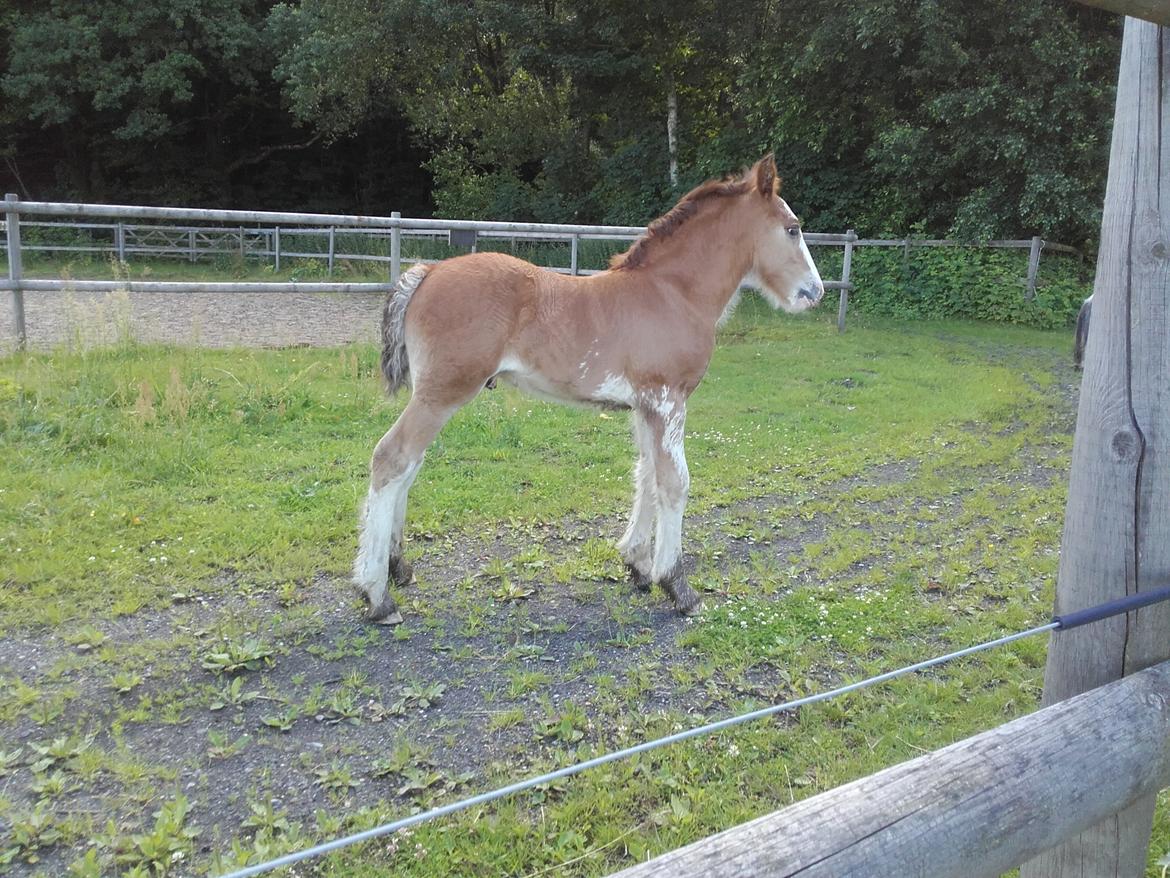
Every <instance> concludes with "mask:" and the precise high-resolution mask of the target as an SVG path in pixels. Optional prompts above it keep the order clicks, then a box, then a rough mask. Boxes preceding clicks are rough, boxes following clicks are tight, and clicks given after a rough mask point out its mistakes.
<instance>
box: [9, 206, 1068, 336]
mask: <svg viewBox="0 0 1170 878" xmlns="http://www.w3.org/2000/svg"><path fill="white" fill-rule="evenodd" d="M4 217H5V219H4V221H3V225H4V227H5V229H6V231H7V235H6V237H5V239H4V243H3V245H2V246H3V249H4V251H5V252H15V253H16V258H15V259H10V260H9V277H8V280H7V281H6V282H5V281H0V290H10V291H11V292H12V294H13V297H14V302H15V305H16V307H15V308H14V311H15V319H16V322H17V342H18V346H20V347H23V346H24V344H25V328H24V323H23V312H22V309H21V304H22V291H23V290H34V289H37V290H55V289H65V288H66V286H67V287H68V288H69V289H72V290H77V291H85V290H89V291H102V290H108V289H113V288H117V289H127V290H129V291H131V292H135V291H142V292H203V291H211V292H222V293H229V292H256V291H258V290H261V289H263V290H267V291H270V292H304V291H306V289H307V287H306V286H305V285H304V284H303V283H301V284H298V285H294V284H293V283H278V282H272V283H268V284H265V285H263V286H262V287H261V286H258V285H256V284H239V283H213V282H202V281H200V282H195V281H192V282H177V281H176V282H170V283H166V284H163V283H159V282H150V281H134V282H121V283H118V284H117V285H116V287H112V286H110V284H111V282H108V281H96V280H85V279H79V280H71V281H69V282H68V284H66V283H65V282H63V281H53V280H39V281H36V282H35V283H34V282H26V281H25V280H22V274H23V272H22V265H21V259H20V255H21V253H22V252H23V253H30V252H42V253H54V252H66V253H75V252H84V253H108V254H110V255H113V256H116V257H117V259H118V260H119V261H122V262H125V261H126V260H127V259H128V258H129V257H131V256H136V255H137V256H151V257H171V258H179V259H184V260H187V261H189V262H197V261H198V260H199V259H201V258H206V257H213V258H214V257H221V256H225V255H231V256H233V257H238V258H240V259H249V258H253V259H260V260H266V261H267V260H271V262H272V264H273V267H274V268H275V269H276V270H278V271H279V270H280V268H281V265H282V260H288V259H290V258H295V259H318V260H322V261H324V262H325V265H326V271H327V273H328V274H329V275H332V273H333V268H334V265H335V263H336V261H337V260H338V259H345V260H353V261H372V262H383V263H386V264H387V268H388V274H389V278H388V280H389V282H390V283H393V282H394V281H395V280H396V279H397V277H398V276H399V274H400V273H401V268H402V262H403V261H404V257H403V256H402V242H403V239H404V238H410V239H416V240H418V239H423V240H432V241H434V240H438V241H443V242H445V243H448V244H450V245H453V246H463V247H464V248H470V249H473V250H474V249H475V248H476V242H477V240H478V239H479V238H484V239H488V240H499V239H511V240H512V241H513V243H515V242H517V241H525V242H530V243H558V244H563V245H566V246H567V247H568V250H569V260H568V265H566V266H550V267H549V268H550V270H552V271H558V272H562V273H565V274H594V273H596V270H591V269H586V268H583V267H581V265H580V252H579V249H580V243H581V241H588V240H604V241H631V240H633V239H635V238H637V237H638V236H640V235H641V234H643V233H644V232H645V228H644V227H641V226H584V225H566V224H558V223H508V222H478V221H472V220H435V219H410V218H403V217H402V216H401V215H400V214H399V213H397V212H394V213H392V214H391V215H390V216H389V217H368V216H346V215H336V214H309V213H278V212H265V211H233V210H200V209H187V208H171V207H136V206H126V205H109V204H73V203H56V202H22V201H19V199H17V198H16V196H14V195H13V196H9V197H8V198H7V199H6V201H5V213H4ZM28 217H41V218H43V217H50V218H54V217H64V218H65V220H64V221H61V220H54V221H48V222H47V221H45V220H43V219H38V220H32V221H30V220H29V219H28ZM95 218H97V219H101V218H108V219H110V220H113V222H94V221H92V220H93V219H95ZM144 218H145V219H152V220H158V221H159V222H157V223H151V224H142V223H138V224H134V223H129V222H127V220H129V219H144ZM168 221H169V222H168ZM193 223H201V225H193ZM209 223H217V224H219V225H208V224H209ZM224 223H232V225H231V226H225V225H223V224H224ZM22 227H24V228H27V229H29V230H30V231H31V230H37V232H39V233H42V234H44V233H46V232H47V234H48V235H49V236H51V235H52V234H54V233H57V232H62V231H64V232H67V233H69V234H71V235H73V236H74V240H73V241H72V242H69V243H62V242H61V241H56V242H52V241H34V242H28V241H26V242H24V243H23V245H22V244H21V242H20V230H21V228H22ZM39 236H40V235H38V237H39ZM307 236H315V237H317V238H321V239H324V240H325V242H326V244H325V246H324V249H319V250H318V249H309V248H308V247H306V246H305V245H304V244H301V245H300V246H297V245H296V244H295V243H294V242H295V240H296V239H297V238H301V239H302V240H303V239H304V238H305V237H307ZM358 236H360V238H359V242H358V247H359V248H361V249H363V250H364V251H365V252H344V251H345V250H346V249H347V248H346V247H342V248H341V249H339V247H338V241H339V240H341V239H342V238H345V237H350V238H353V237H358ZM82 237H88V238H89V239H90V240H89V242H87V243H78V241H79V240H80V239H81V238H82ZM103 238H105V239H108V242H107V240H102V239H103ZM805 239H806V241H807V242H808V243H809V244H810V245H812V246H833V247H842V248H844V258H843V260H842V272H841V278H840V280H829V281H827V282H826V283H825V288H826V289H827V290H838V291H839V292H840V298H839V301H838V309H837V328H838V331H840V332H844V330H845V317H846V311H847V309H848V303H849V291H850V290H851V289H852V288H853V283H852V279H851V271H852V261H853V251H854V248H855V247H858V246H867V247H895V246H901V247H906V248H910V247H952V246H972V245H968V244H964V243H962V242H957V241H950V240H916V239H880V238H865V239H858V237H857V235H856V233H854V231H853V230H852V229H850V230H849V231H847V232H846V233H844V234H832V233H815V232H810V233H806V234H805ZM14 241H15V242H16V243H15V246H14V245H13V243H12V242H14ZM976 246H987V247H996V248H1028V249H1029V251H1030V257H1029V264H1028V274H1027V278H1024V279H1021V282H1022V283H1023V284H1024V287H1025V295H1026V296H1027V297H1028V298H1031V297H1032V296H1033V295H1034V293H1035V289H1036V277H1037V271H1038V268H1039V260H1040V253H1041V251H1042V250H1044V249H1048V250H1053V251H1060V252H1074V253H1075V252H1076V251H1075V250H1073V248H1071V247H1067V246H1065V245H1063V244H1054V243H1050V242H1045V241H1042V240H1041V239H1040V238H1032V239H1029V240H1020V241H989V242H986V243H983V244H979V245H976ZM348 249H352V246H351V247H350V248H348ZM371 251H374V252H371ZM405 261H407V262H433V261H436V260H432V259H422V258H417V257H416V258H407V259H405ZM323 286H324V285H323ZM365 287H370V288H372V286H371V285H368V284H367V285H363V284H350V285H347V286H345V287H343V286H342V285H337V286H334V287H331V289H332V291H335V292H343V291H349V292H353V291H357V290H358V289H361V288H365Z"/></svg>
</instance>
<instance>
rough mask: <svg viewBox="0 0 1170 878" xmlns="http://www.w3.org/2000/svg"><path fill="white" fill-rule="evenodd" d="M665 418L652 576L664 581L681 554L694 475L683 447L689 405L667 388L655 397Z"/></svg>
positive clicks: (657, 468)
mask: <svg viewBox="0 0 1170 878" xmlns="http://www.w3.org/2000/svg"><path fill="white" fill-rule="evenodd" d="M653 404H654V408H655V410H656V411H657V412H658V413H659V414H660V415H661V417H662V435H661V438H660V440H659V454H658V458H657V461H656V462H655V474H656V476H657V483H658V527H657V532H656V534H655V543H654V570H653V572H652V574H651V578H652V579H653V580H654V581H655V582H661V581H662V580H663V579H664V578H666V576H667V575H668V574H669V573H671V572H672V571H673V570H674V567H675V565H676V564H677V563H678V562H679V559H680V558H681V557H682V520H683V511H684V510H685V509H686V505H687V492H688V491H689V490H690V487H691V476H690V472H689V470H688V469H687V458H686V454H685V452H684V449H683V436H684V434H685V428H686V418H687V413H686V406H685V404H684V403H683V402H682V401H681V400H675V399H673V398H671V397H670V396H669V394H668V393H667V391H666V390H665V389H664V390H663V391H662V393H661V395H659V396H658V398H657V399H656V400H654V403H653Z"/></svg>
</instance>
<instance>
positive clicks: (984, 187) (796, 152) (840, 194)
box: [745, 0, 1120, 242]
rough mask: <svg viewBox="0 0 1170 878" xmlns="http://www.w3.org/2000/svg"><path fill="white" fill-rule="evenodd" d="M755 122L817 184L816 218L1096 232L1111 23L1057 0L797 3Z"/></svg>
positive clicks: (1053, 233) (765, 72)
mask: <svg viewBox="0 0 1170 878" xmlns="http://www.w3.org/2000/svg"><path fill="white" fill-rule="evenodd" d="M774 22H775V28H776V31H777V33H781V32H782V33H783V34H784V36H783V37H782V38H781V39H778V40H776V41H774V42H771V43H769V44H768V45H767V46H766V48H765V51H764V52H762V53H761V54H759V55H758V56H757V57H756V58H755V59H753V64H752V68H751V71H750V73H749V75H748V76H747V77H746V78H745V86H746V87H747V89H748V91H749V92H750V94H749V96H748V97H747V101H748V103H749V104H750V111H749V117H750V119H751V120H752V123H753V125H754V126H757V127H759V128H760V129H761V130H764V131H769V132H770V138H771V139H772V141H773V142H774V143H775V144H776V145H777V148H778V149H779V151H780V152H781V153H782V154H783V156H784V159H783V160H782V164H783V165H785V166H787V167H789V168H793V169H794V170H795V171H796V175H797V176H798V178H800V179H801V180H807V181H810V183H809V185H810V187H811V188H810V189H809V190H808V199H807V200H808V202H809V203H810V204H811V205H815V206H816V207H815V210H816V212H817V216H818V219H819V223H818V224H819V225H821V226H823V227H841V226H845V225H853V226H856V227H857V228H859V229H863V230H865V231H866V232H868V233H879V232H891V233H895V234H904V233H905V232H906V231H907V230H908V229H909V228H910V227H911V226H913V225H915V224H919V227H920V228H922V229H923V230H924V231H925V232H927V233H930V234H934V235H940V236H941V235H948V234H953V235H957V236H960V237H967V238H990V237H998V236H1011V237H1019V236H1024V235H1032V234H1041V235H1043V236H1046V237H1051V238H1053V239H1059V240H1063V241H1072V242H1081V241H1085V240H1088V239H1092V238H1093V237H1094V236H1095V234H1096V229H1097V226H1098V225H1099V205H1100V202H1101V196H1102V192H1103V188H1104V168H1105V166H1106V152H1107V148H1108V146H1107V143H1108V130H1109V127H1108V125H1109V108H1110V106H1111V105H1112V100H1113V87H1112V85H1111V83H1113V82H1114V80H1115V78H1116V75H1115V71H1116V65H1117V58H1118V49H1119V44H1120V43H1119V31H1118V25H1117V22H1116V20H1115V19H1114V18H1112V17H1110V16H1107V15H1105V14H1102V13H1099V12H1097V11H1095V10H1086V9H1083V8H1081V7H1078V6H1076V5H1075V4H1070V3H1053V2H1050V0H1018V2H1007V0H992V2H984V3H965V2H962V0H913V2H893V0H878V2H860V0H836V2H831V3H820V2H818V3H815V4H810V3H785V4H782V5H781V6H780V7H779V9H778V10H777V12H776V17H775V18H774Z"/></svg>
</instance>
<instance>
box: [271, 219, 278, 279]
mask: <svg viewBox="0 0 1170 878" xmlns="http://www.w3.org/2000/svg"><path fill="white" fill-rule="evenodd" d="M272 258H273V263H272V269H273V271H275V272H276V273H277V274H279V273H280V226H273V227H272Z"/></svg>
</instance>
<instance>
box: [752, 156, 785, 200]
mask: <svg viewBox="0 0 1170 878" xmlns="http://www.w3.org/2000/svg"><path fill="white" fill-rule="evenodd" d="M755 172H756V191H757V192H759V193H760V194H761V195H763V196H764V197H765V198H771V197H772V196H773V195H776V194H778V193H779V192H780V178H779V177H778V176H777V175H776V156H775V155H774V154H773V153H768V154H767V155H766V156H764V157H763V158H762V159H760V160H759V161H758V162H756V167H755Z"/></svg>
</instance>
